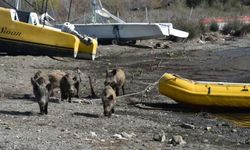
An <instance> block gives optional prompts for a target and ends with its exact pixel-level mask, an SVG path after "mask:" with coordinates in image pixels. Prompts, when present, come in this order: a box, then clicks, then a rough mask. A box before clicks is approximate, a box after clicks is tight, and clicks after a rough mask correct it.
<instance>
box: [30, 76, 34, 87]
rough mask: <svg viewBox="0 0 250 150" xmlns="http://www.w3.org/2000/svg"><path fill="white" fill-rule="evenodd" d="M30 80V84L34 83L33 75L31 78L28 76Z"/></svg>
mask: <svg viewBox="0 0 250 150" xmlns="http://www.w3.org/2000/svg"><path fill="white" fill-rule="evenodd" d="M30 82H31V84H32V85H34V84H35V80H34V78H33V77H31V78H30Z"/></svg>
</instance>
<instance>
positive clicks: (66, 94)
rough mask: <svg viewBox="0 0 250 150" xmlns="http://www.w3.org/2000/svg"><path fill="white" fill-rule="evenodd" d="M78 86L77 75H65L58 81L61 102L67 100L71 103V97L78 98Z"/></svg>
mask: <svg viewBox="0 0 250 150" xmlns="http://www.w3.org/2000/svg"><path fill="white" fill-rule="evenodd" d="M79 85H80V80H79V78H78V77H77V75H72V74H69V73H66V75H64V76H63V77H62V79H61V81H60V91H61V100H62V101H63V100H65V99H68V101H69V102H70V103H71V98H72V97H74V96H76V97H79V95H78V94H79Z"/></svg>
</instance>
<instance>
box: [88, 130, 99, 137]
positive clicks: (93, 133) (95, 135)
mask: <svg viewBox="0 0 250 150" xmlns="http://www.w3.org/2000/svg"><path fill="white" fill-rule="evenodd" d="M89 133H90V135H91V136H92V137H97V134H96V133H95V132H93V131H90V132H89Z"/></svg>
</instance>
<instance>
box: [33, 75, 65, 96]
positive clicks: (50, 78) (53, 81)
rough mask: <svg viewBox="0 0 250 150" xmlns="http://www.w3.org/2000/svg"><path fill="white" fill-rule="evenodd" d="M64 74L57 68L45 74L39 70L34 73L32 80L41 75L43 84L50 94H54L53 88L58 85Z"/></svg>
mask: <svg viewBox="0 0 250 150" xmlns="http://www.w3.org/2000/svg"><path fill="white" fill-rule="evenodd" d="M64 75H65V73H64V72H62V71H59V70H54V71H52V72H50V73H48V74H45V73H44V72H42V71H40V70H39V71H37V72H36V73H35V74H34V77H33V78H34V80H37V79H38V78H39V77H42V78H43V79H44V81H45V84H46V87H47V89H48V91H49V93H50V96H54V92H53V90H54V89H55V88H59V87H60V80H61V79H62V77H63V76H64ZM33 93H34V95H35V92H34V89H33Z"/></svg>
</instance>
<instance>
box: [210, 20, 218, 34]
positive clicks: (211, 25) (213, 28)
mask: <svg viewBox="0 0 250 150" xmlns="http://www.w3.org/2000/svg"><path fill="white" fill-rule="evenodd" d="M209 30H210V31H212V32H216V31H218V30H219V26H218V24H217V23H216V22H212V23H211V24H210V26H209Z"/></svg>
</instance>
